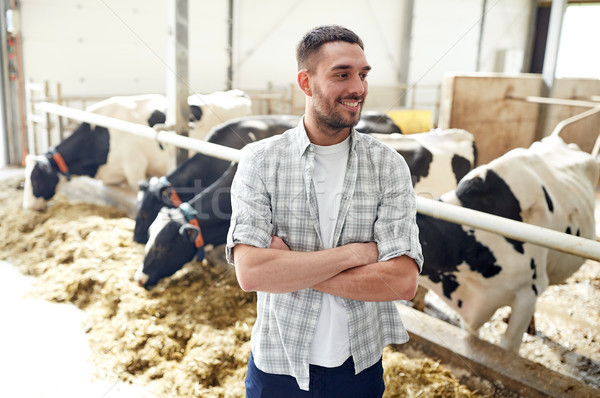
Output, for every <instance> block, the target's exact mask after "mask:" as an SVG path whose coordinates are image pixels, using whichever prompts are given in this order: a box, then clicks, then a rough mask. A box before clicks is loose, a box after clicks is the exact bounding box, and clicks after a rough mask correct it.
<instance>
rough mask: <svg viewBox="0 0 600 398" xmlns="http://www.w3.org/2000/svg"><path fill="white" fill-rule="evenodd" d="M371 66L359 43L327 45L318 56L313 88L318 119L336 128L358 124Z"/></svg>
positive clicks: (313, 73)
mask: <svg viewBox="0 0 600 398" xmlns="http://www.w3.org/2000/svg"><path fill="white" fill-rule="evenodd" d="M370 69H371V67H370V66H369V64H368V63H367V59H366V57H365V53H364V52H363V50H362V49H361V48H360V47H359V46H358V45H357V44H351V43H346V42H343V41H336V42H330V43H326V44H324V45H323V46H322V47H321V49H320V50H319V53H318V54H316V55H315V60H314V64H313V72H312V73H311V76H312V79H310V81H311V83H310V87H311V91H312V111H313V114H314V117H315V119H316V120H317V122H318V123H319V124H320V125H321V126H323V127H325V128H327V129H332V130H340V129H344V128H348V127H354V126H355V125H356V124H357V123H358V121H359V120H360V112H361V110H362V108H363V104H364V100H365V98H366V97H367V93H368V84H367V79H366V78H367V73H368V72H369V70H370Z"/></svg>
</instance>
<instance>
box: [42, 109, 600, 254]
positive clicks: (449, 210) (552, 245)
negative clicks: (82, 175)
mask: <svg viewBox="0 0 600 398" xmlns="http://www.w3.org/2000/svg"><path fill="white" fill-rule="evenodd" d="M35 107H36V109H37V110H39V111H41V112H45V113H49V114H54V115H58V116H63V117H67V118H70V119H73V120H77V121H79V122H86V123H91V124H95V125H101V126H104V127H107V128H114V129H119V130H121V131H125V132H129V133H131V134H135V135H138V136H141V137H145V138H148V139H152V140H156V141H158V142H161V143H166V144H171V145H175V146H178V147H181V148H186V149H188V150H191V151H196V152H199V153H202V154H205V155H208V156H213V157H216V158H219V159H224V160H229V161H234V162H238V161H239V160H240V158H241V151H240V150H239V149H233V148H229V147H225V146H221V145H217V144H213V143H210V142H206V141H201V140H196V139H193V138H188V137H183V136H179V135H177V134H175V133H173V132H170V131H156V130H154V129H153V128H151V127H148V126H144V125H140V124H136V123H131V122H126V121H123V120H120V119H115V118H111V117H107V116H102V115H97V114H94V113H90V112H85V111H81V110H78V109H72V108H68V107H65V106H61V105H57V104H53V103H49V102H40V103H38V104H37V105H36V106H35ZM417 211H418V212H419V213H421V214H425V215H428V216H431V217H434V218H439V219H442V220H445V221H449V222H453V223H457V224H463V225H468V226H471V227H473V228H478V229H482V230H485V231H488V232H493V233H496V234H499V235H503V236H506V237H508V238H511V239H516V240H519V241H523V242H529V243H533V244H536V245H539V246H543V247H546V248H549V249H554V250H558V251H560V252H563V253H568V254H573V255H576V256H579V257H583V258H589V259H592V260H596V261H600V242H596V241H595V240H591V239H585V238H581V237H578V236H573V235H569V234H566V233H562V232H558V231H555V230H552V229H549V228H544V227H540V226H536V225H531V224H527V223H523V222H519V221H514V220H510V219H506V218H503V217H499V216H495V215H491V214H488V213H483V212H480V211H476V210H472V209H467V208H464V207H460V206H454V205H451V204H447V203H443V202H439V201H437V200H433V199H427V198H423V197H419V196H417Z"/></svg>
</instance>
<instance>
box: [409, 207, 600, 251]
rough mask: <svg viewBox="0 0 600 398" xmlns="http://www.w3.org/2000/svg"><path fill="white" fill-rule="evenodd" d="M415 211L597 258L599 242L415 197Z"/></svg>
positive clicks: (599, 249) (599, 247)
mask: <svg viewBox="0 0 600 398" xmlns="http://www.w3.org/2000/svg"><path fill="white" fill-rule="evenodd" d="M417 211H418V212H419V213H421V214H425V215H428V216H431V217H434V218H439V219H441V220H445V221H449V222H453V223H456V224H463V225H468V226H471V227H473V228H478V229H482V230H484V231H488V232H492V233H495V234H500V235H503V236H506V237H507V238H511V239H516V240H519V241H523V242H529V243H533V244H536V245H539V246H543V247H547V248H549V249H555V250H558V251H560V252H563V253H568V254H573V255H575V256H579V257H584V258H590V259H592V260H596V261H600V242H596V241H595V240H591V239H585V238H581V237H579V236H574V235H569V234H565V233H562V232H558V231H555V230H553V229H548V228H544V227H540V226H537V225H531V224H527V223H523V222H520V221H515V220H511V219H508V218H504V217H499V216H495V215H492V214H487V213H483V212H480V211H476V210H472V209H467V208H464V207H460V206H455V205H451V204H448V203H444V202H440V201H437V200H433V199H427V198H423V197H419V196H417Z"/></svg>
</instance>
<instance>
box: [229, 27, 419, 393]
mask: <svg viewBox="0 0 600 398" xmlns="http://www.w3.org/2000/svg"><path fill="white" fill-rule="evenodd" d="M296 56H297V61H298V69H299V72H298V75H297V81H298V85H299V87H300V89H301V90H302V91H303V92H304V94H305V97H306V105H305V114H304V117H303V118H302V120H301V121H300V123H299V125H298V126H297V127H296V128H294V129H291V130H289V131H287V132H285V133H284V134H282V135H281V136H276V137H273V138H270V139H267V140H263V141H260V142H257V143H255V144H251V145H248V146H246V147H245V149H244V155H243V158H242V160H241V161H240V164H239V167H238V172H237V174H236V177H235V179H234V182H233V185H232V190H231V201H232V208H233V214H232V219H231V226H230V229H229V234H228V239H227V256H228V259H229V261H230V262H232V264H234V265H235V269H236V275H237V277H238V282H239V284H240V286H241V287H242V289H243V290H245V291H256V292H257V299H258V300H257V319H256V323H255V324H254V328H253V330H252V350H251V354H250V359H249V361H248V373H247V376H246V396H247V397H326V398H332V397H350V396H351V397H369V398H370V397H381V396H382V395H383V392H384V389H385V385H384V382H383V368H382V362H381V356H382V353H383V348H384V347H385V346H386V345H387V344H392V343H404V342H406V341H407V340H408V335H407V333H406V330H405V329H404V326H403V325H402V321H401V320H400V317H399V315H398V311H397V309H396V307H395V304H394V303H393V301H394V300H409V299H411V298H412V297H413V296H414V294H415V291H416V284H417V283H416V280H417V274H418V273H419V272H420V268H421V265H422V263H423V258H422V255H421V247H420V244H419V239H418V229H417V225H416V221H415V218H416V207H415V196H414V192H413V189H412V185H411V178H410V173H409V170H408V166H407V165H406V162H405V161H404V159H403V158H402V157H401V156H400V155H399V154H398V153H397V152H395V151H393V150H392V149H390V148H389V147H387V146H385V145H384V144H382V143H380V142H378V141H376V140H375V139H373V138H371V137H370V136H367V135H365V134H361V133H358V132H357V131H355V130H354V126H355V125H356V124H357V123H358V121H359V119H360V113H361V110H362V108H363V106H364V101H365V98H366V96H367V93H368V84H367V75H368V73H369V71H370V70H371V67H370V65H369V64H368V62H367V59H366V56H365V53H364V46H363V43H362V41H361V39H360V38H359V37H358V36H357V35H356V34H355V33H354V32H352V31H350V30H348V29H346V28H343V27H341V26H337V25H329V26H320V27H317V28H314V29H312V30H311V31H309V32H308V33H307V34H306V35H305V36H304V37H303V39H302V40H301V41H300V43H299V44H298V47H297V51H296Z"/></svg>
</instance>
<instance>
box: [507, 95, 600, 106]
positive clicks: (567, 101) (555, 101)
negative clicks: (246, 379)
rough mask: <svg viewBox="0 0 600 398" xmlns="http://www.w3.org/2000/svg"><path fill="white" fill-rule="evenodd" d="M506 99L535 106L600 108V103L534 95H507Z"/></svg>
mask: <svg viewBox="0 0 600 398" xmlns="http://www.w3.org/2000/svg"><path fill="white" fill-rule="evenodd" d="M506 99H511V100H517V101H525V102H534V103H537V104H549V105H565V106H580V107H585V108H595V107H597V106H600V102H595V101H582V100H572V99H564V98H548V97H536V96H534V95H529V96H526V97H515V96H512V95H508V96H507V97H506Z"/></svg>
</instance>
